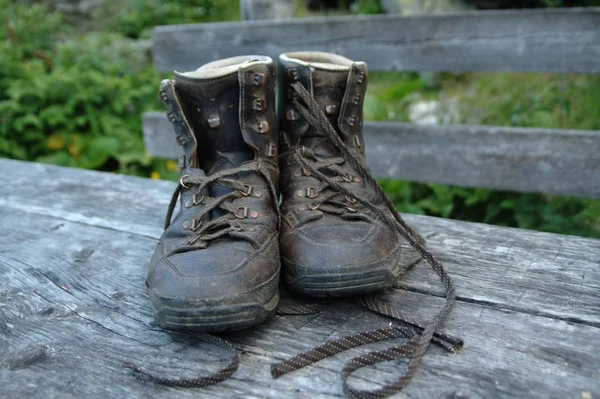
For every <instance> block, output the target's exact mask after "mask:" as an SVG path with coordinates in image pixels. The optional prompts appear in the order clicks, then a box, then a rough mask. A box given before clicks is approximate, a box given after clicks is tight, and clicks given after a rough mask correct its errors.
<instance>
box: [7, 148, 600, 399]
mask: <svg viewBox="0 0 600 399" xmlns="http://www.w3.org/2000/svg"><path fill="white" fill-rule="evenodd" d="M0 169H1V170H2V171H3V173H2V174H0V187H2V188H0V217H1V220H2V224H1V227H0V234H1V235H2V241H1V242H0V381H1V383H0V397H1V398H19V397H28V398H44V399H45V398H48V397H98V398H100V397H102V398H122V397H161V398H187V397H189V398H192V397H194V398H197V397H205V398H215V397H223V398H229V397H249V396H253V397H261V398H263V397H268V398H282V397H306V398H333V397H341V396H343V393H342V388H341V382H340V370H341V367H342V365H343V364H344V362H345V361H347V360H348V359H349V358H350V357H352V356H355V355H357V354H359V353H364V351H365V348H362V349H356V350H352V351H350V352H349V353H344V354H341V355H339V356H335V357H333V358H330V359H326V360H323V361H321V362H319V363H317V364H315V365H313V366H310V367H308V368H306V369H303V370H298V371H296V372H293V373H290V374H289V375H286V376H284V377H281V378H279V379H277V380H274V379H272V378H271V375H270V372H269V366H270V365H271V364H272V363H274V362H275V361H277V360H283V359H288V358H290V357H291V356H292V355H295V354H297V353H299V352H301V351H303V350H305V349H307V348H310V347H312V346H314V345H316V344H320V343H324V342H325V341H327V340H331V339H333V338H338V337H342V336H344V335H347V334H349V333H351V332H357V331H364V330H367V329H372V328H374V327H376V326H379V327H385V326H387V325H388V324H389V322H390V320H388V319H385V318H383V317H380V316H376V315H375V314H373V313H370V312H368V311H366V310H364V309H361V308H358V307H356V306H355V305H351V304H350V303H348V302H347V301H344V300H341V301H336V302H334V303H333V304H332V306H331V307H330V308H329V309H328V310H326V311H325V312H323V313H320V314H315V315H308V316H276V317H275V318H274V319H272V320H270V321H269V322H267V323H266V324H264V325H261V326H259V327H257V328H253V329H249V330H247V331H241V332H238V333H234V334H227V335H226V336H225V337H226V338H227V339H229V340H230V341H232V342H234V343H235V345H236V346H237V347H238V348H239V350H240V352H241V355H240V368H239V370H238V371H237V372H236V374H234V375H233V377H232V378H231V379H230V380H227V381H225V382H223V383H221V384H219V385H215V386H211V387H207V388H197V389H182V388H167V387H164V386H155V385H153V384H152V383H149V382H148V381H145V380H141V379H138V378H136V377H135V376H134V375H132V374H131V372H130V371H129V370H127V369H124V368H122V367H121V364H122V362H124V361H133V362H135V363H137V364H139V365H143V366H144V367H147V368H149V369H151V370H154V371H158V372H160V371H162V372H164V373H166V374H168V375H171V376H196V375H198V374H202V373H204V372H207V371H215V370H216V369H218V368H219V366H223V365H224V364H225V363H226V361H218V360H219V359H221V360H223V359H225V360H228V356H229V353H228V352H226V351H223V350H220V349H218V348H214V347H212V346H211V345H209V344H206V343H204V342H196V341H195V340H194V339H192V338H189V337H188V338H186V337H183V336H180V335H172V334H169V333H167V332H165V331H161V329H160V328H158V326H157V325H156V324H155V323H154V321H153V313H154V309H153V307H152V305H151V304H150V301H149V299H148V294H147V291H146V288H145V285H144V279H145V273H146V265H147V262H148V260H149V258H150V255H151V254H152V251H153V249H154V246H155V245H156V242H157V239H158V237H159V236H160V234H161V233H162V222H163V218H164V214H165V209H166V207H167V204H168V201H169V198H170V195H171V193H172V190H173V188H174V184H175V183H173V182H167V181H155V180H150V179H143V178H138V177H132V176H123V175H116V174H112V173H103V172H94V171H85V170H80V169H70V168H61V167H56V166H48V165H42V164H34V163H26V162H19V161H12V160H5V159H0ZM32 178H35V182H36V184H35V185H34V184H32V183H31V182H32ZM406 219H407V222H408V223H410V224H411V225H413V226H414V227H415V228H417V229H418V230H419V231H420V232H421V233H423V234H424V235H425V236H427V237H428V240H429V243H430V248H431V250H432V251H433V252H434V254H435V255H436V256H438V257H439V258H440V259H441V260H442V262H444V263H445V265H446V267H447V269H448V271H449V273H451V275H452V277H453V279H454V281H455V284H456V286H457V291H458V294H459V297H458V301H457V304H456V306H455V307H454V309H453V310H452V312H451V313H450V316H449V318H448V319H447V321H446V323H445V326H444V328H443V330H444V331H447V332H449V333H451V334H453V335H458V336H460V337H462V338H463V339H464V341H465V347H464V348H463V349H462V350H461V351H460V352H459V353H458V354H456V355H449V354H448V353H447V352H445V351H444V350H442V349H441V348H439V347H437V346H435V345H434V346H432V347H431V348H430V349H429V350H428V352H427V354H426V355H425V358H424V360H423V363H422V365H421V367H420V369H419V371H418V372H417V375H416V376H415V378H414V379H413V381H412V382H411V383H410V384H409V386H408V387H407V388H405V390H404V391H403V394H405V395H407V396H409V397H424V398H430V397H431V398H458V397H460V398H475V399H476V398H490V397H532V396H535V397H557V398H558V397H560V398H567V397H569V398H584V399H585V398H590V397H592V398H597V397H598V395H600V351H598V345H599V342H600V295H598V292H599V290H600V240H594V239H585V238H580V237H573V236H562V235H557V234H548V233H540V232H533V231H527V230H519V229H512V228H504V227H495V226H489V225H484V224H476V223H467V222H460V221H453V220H445V219H439V218H433V217H426V216H417V215H406ZM402 284H403V285H402V289H397V290H395V291H393V292H391V293H389V294H386V295H385V296H384V299H385V300H386V301H389V302H390V303H392V304H393V305H394V306H396V307H397V308H398V309H401V310H402V311H405V312H408V313H411V314H413V315H417V316H418V318H419V319H423V320H424V319H425V318H427V317H430V316H431V315H432V314H433V313H434V312H436V311H438V310H439V309H440V308H441V307H442V306H443V302H444V299H443V298H441V295H442V288H441V287H440V285H439V284H438V281H437V277H435V276H434V275H433V273H432V272H431V270H430V268H429V267H428V266H427V265H424V264H423V265H417V266H416V267H415V268H413V269H412V270H411V271H410V272H409V274H408V276H407V278H406V279H404V280H403V281H402ZM395 342H401V341H395ZM382 344H383V345H386V344H389V342H385V343H382ZM373 347H381V346H378V345H374V346H369V348H373ZM397 367H398V365H397V364H386V365H380V366H377V367H376V368H375V369H369V370H365V371H364V372H360V373H359V374H358V375H357V377H356V378H352V379H351V383H352V384H353V385H356V386H362V387H364V388H367V387H373V383H374V382H377V381H381V380H382V379H386V378H387V379H389V378H391V377H392V376H394V375H397V370H396V372H395V370H394V369H395V368H397ZM398 397H404V396H403V395H398Z"/></svg>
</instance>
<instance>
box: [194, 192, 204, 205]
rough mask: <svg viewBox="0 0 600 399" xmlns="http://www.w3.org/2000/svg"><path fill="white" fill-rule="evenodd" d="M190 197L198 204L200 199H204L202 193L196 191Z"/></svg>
mask: <svg viewBox="0 0 600 399" xmlns="http://www.w3.org/2000/svg"><path fill="white" fill-rule="evenodd" d="M192 199H193V200H194V205H198V204H200V203H201V202H202V201H204V195H200V193H196V194H194V196H193V197H192Z"/></svg>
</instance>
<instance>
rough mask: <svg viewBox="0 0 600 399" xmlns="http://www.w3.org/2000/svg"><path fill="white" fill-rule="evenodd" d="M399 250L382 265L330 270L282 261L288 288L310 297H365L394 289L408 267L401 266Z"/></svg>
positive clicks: (385, 259)
mask: <svg viewBox="0 0 600 399" xmlns="http://www.w3.org/2000/svg"><path fill="white" fill-rule="evenodd" d="M399 252H400V247H398V248H397V249H395V250H394V251H392V252H391V253H390V255H388V256H387V257H386V258H384V259H382V260H381V261H379V262H376V263H371V264H366V265H359V266H352V267H350V266H340V267H330V268H328V269H325V270H323V269H322V268H321V267H318V268H317V267H309V266H299V265H296V264H294V263H292V262H289V261H287V260H285V259H282V260H281V262H282V267H283V270H284V278H285V281H286V283H287V285H288V287H289V288H290V289H291V290H292V291H294V292H296V293H298V294H300V295H305V296H310V297H344V296H354V295H366V294H372V293H376V292H381V291H385V290H386V289H390V288H392V287H393V285H394V283H395V282H396V280H397V278H398V277H399V276H400V274H401V273H402V272H403V271H405V270H406V268H407V267H408V265H404V266H403V265H401V262H400V256H399V255H400V253H399Z"/></svg>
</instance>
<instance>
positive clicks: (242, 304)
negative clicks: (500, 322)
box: [147, 52, 412, 332]
mask: <svg viewBox="0 0 600 399" xmlns="http://www.w3.org/2000/svg"><path fill="white" fill-rule="evenodd" d="M366 86H367V68H366V65H365V63H363V62H353V61H351V60H348V59H347V58H344V57H341V56H338V55H334V54H327V53H319V52H297V53H287V54H282V55H281V56H280V57H279V65H278V68H277V71H276V68H275V65H274V63H273V61H272V60H271V59H270V58H269V57H263V56H242V57H234V58H229V59H225V60H220V61H216V62H212V63H209V64H206V65H204V66H202V67H200V68H199V69H197V70H195V71H191V72H186V73H177V72H176V73H175V79H174V80H165V81H163V82H162V84H161V87H160V97H161V99H162V101H163V102H164V104H165V107H166V109H167V116H168V118H169V120H170V121H171V122H172V123H173V126H174V130H175V134H176V140H177V143H178V144H179V145H180V146H181V147H182V148H183V156H182V157H181V158H180V159H179V167H180V180H179V185H178V187H177V190H176V191H175V194H174V195H173V198H172V201H171V204H170V206H169V210H168V214H167V217H166V225H165V231H164V234H163V235H162V237H161V239H160V242H159V244H158V246H157V248H156V250H155V252H154V255H153V256H152V259H151V261H150V265H149V269H148V277H147V285H148V289H149V293H150V299H151V300H152V303H153V304H154V306H155V308H156V320H157V322H158V324H159V325H160V326H161V327H163V328H167V329H171V330H196V331H203V332H218V331H224V330H236V329H242V328H246V327H250V326H253V325H256V324H259V323H261V322H263V321H264V320H265V319H267V318H268V317H269V316H271V315H273V314H274V313H275V311H276V308H277V305H278V302H279V279H280V270H281V273H282V276H283V279H284V280H285V283H286V284H287V286H288V287H289V288H290V290H291V291H293V292H295V293H298V294H301V295H305V296H310V297H326V296H353V295H363V294H368V293H373V292H378V291H382V290H384V289H386V288H390V287H392V286H393V284H394V282H395V280H396V279H397V277H398V275H399V274H400V272H401V268H402V267H401V265H400V261H399V260H400V241H401V238H400V234H399V231H398V229H397V228H395V226H394V224H395V223H396V222H395V219H394V216H393V213H394V212H393V211H391V210H390V205H391V204H390V203H389V200H387V197H385V194H383V192H382V191H381V188H380V187H379V186H378V185H377V184H376V183H374V180H373V178H372V177H371V176H370V175H369V174H368V172H367V171H366V166H365V161H364V141H363V135H362V122H363V116H362V104H363V100H364V94H365V90H366ZM276 92H277V105H276ZM178 198H179V205H180V207H179V208H180V209H179V213H178V214H177V216H176V217H175V218H174V219H173V220H171V219H172V214H173V211H174V209H175V206H176V203H177V200H178ZM404 227H406V228H407V226H404ZM409 231H410V230H409ZM411 233H412V232H411Z"/></svg>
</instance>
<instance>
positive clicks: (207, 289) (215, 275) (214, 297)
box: [147, 237, 280, 332]
mask: <svg viewBox="0 0 600 399" xmlns="http://www.w3.org/2000/svg"><path fill="white" fill-rule="evenodd" d="M228 248H229V253H228V256H225V254H224V253H223V252H222V251H221V250H219V249H218V246H215V248H214V249H213V250H211V248H210V247H209V248H207V249H204V250H201V251H190V252H183V253H178V254H173V255H171V256H164V254H161V252H162V248H161V246H160V245H159V246H158V247H157V249H156V252H155V256H153V258H152V261H151V264H150V267H149V269H148V271H149V272H148V278H147V285H148V291H149V295H150V299H151V301H152V303H153V304H154V307H155V308H156V310H157V312H156V314H155V318H156V321H157V322H158V323H159V325H160V326H161V327H164V328H168V329H171V330H196V331H205V332H218V331H225V330H236V329H240V328H245V327H249V326H252V325H255V324H259V323H260V322H262V321H263V320H264V319H266V318H267V317H269V316H271V315H273V314H274V312H275V308H276V306H277V303H278V302H279V292H278V283H279V267H280V263H279V258H278V256H271V255H272V253H273V251H277V238H276V237H275V238H274V239H272V240H270V242H269V243H268V244H267V245H266V246H265V247H263V249H262V250H261V251H259V252H257V253H255V254H254V256H251V257H248V256H247V254H245V251H244V250H243V249H239V248H237V249H238V250H237V251H236V250H234V249H233V248H232V246H231V245H229V246H228ZM200 253H201V256H200Z"/></svg>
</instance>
